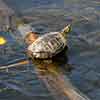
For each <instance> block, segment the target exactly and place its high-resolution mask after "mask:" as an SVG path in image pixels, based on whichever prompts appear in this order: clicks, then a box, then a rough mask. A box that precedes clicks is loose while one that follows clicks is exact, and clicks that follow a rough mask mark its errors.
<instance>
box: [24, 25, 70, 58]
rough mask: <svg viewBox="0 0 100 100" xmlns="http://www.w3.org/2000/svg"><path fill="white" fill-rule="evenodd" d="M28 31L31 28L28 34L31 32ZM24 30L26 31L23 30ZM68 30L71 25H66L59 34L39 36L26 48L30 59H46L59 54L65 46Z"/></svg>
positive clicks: (49, 33) (52, 33) (50, 33)
mask: <svg viewBox="0 0 100 100" xmlns="http://www.w3.org/2000/svg"><path fill="white" fill-rule="evenodd" d="M28 27H29V26H28ZM24 28H25V27H24ZM30 29H31V28H29V32H31V31H30ZM25 30H27V29H26V28H25ZM70 30H71V25H67V26H66V27H65V28H64V29H62V30H61V31H60V32H48V33H45V34H44V35H41V36H39V37H38V38H37V39H36V40H35V41H34V42H33V43H31V44H30V45H29V46H28V47H27V49H28V51H31V57H32V58H37V59H48V58H52V57H54V56H55V55H57V54H58V53H60V52H61V51H62V50H63V49H64V48H65V47H66V46H67V38H68V33H69V32H70ZM24 32H25V31H24ZM27 32H28V30H27Z"/></svg>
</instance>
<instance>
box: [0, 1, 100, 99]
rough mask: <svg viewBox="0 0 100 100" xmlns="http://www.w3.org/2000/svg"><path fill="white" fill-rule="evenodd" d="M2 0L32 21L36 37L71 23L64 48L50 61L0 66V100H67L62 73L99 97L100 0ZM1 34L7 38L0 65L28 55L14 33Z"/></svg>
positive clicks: (89, 94)
mask: <svg viewBox="0 0 100 100" xmlns="http://www.w3.org/2000/svg"><path fill="white" fill-rule="evenodd" d="M27 1H28V2H27ZM5 2H6V3H7V4H8V6H9V7H11V8H13V9H14V10H15V11H16V14H19V15H20V16H21V18H24V20H25V21H26V22H31V23H32V25H33V27H34V28H35V29H36V31H37V32H39V33H40V35H42V34H44V33H45V32H50V31H60V30H61V29H62V28H63V27H64V26H65V25H66V24H71V26H72V31H71V33H69V35H68V49H65V50H64V51H63V52H62V53H61V54H60V55H58V56H57V57H55V58H54V59H53V60H52V61H51V60H50V61H43V62H42V63H41V61H33V62H32V61H30V63H29V64H26V65H21V66H19V67H14V68H10V69H6V70H1V71H0V100H18V99H19V100H21V99H23V100H56V99H57V100H66V99H67V96H66V95H64V93H63V89H64V86H62V83H60V81H59V80H60V79H62V76H64V77H65V78H66V79H67V77H69V78H70V79H71V82H72V83H73V84H74V85H75V86H76V87H77V88H78V89H79V90H81V91H82V92H83V93H84V94H86V95H87V96H88V97H89V98H91V99H92V100H99V98H100V67H99V65H100V61H99V60H100V1H99V0H70V1H69V0H64V1H63V0H62V1H61V0H41V1H40V0H23V2H20V0H5ZM0 36H3V37H5V38H6V39H7V44H5V45H3V46H0V65H1V66H2V65H8V64H13V63H16V62H19V61H21V60H26V59H28V57H27V56H26V55H25V52H24V51H25V47H24V46H23V45H22V43H21V41H20V40H16V38H14V34H13V33H4V32H0ZM17 36H18V35H17ZM18 38H20V36H18ZM28 60H29V59H28ZM57 77H59V78H60V79H58V78H57ZM50 80H51V81H50ZM65 83H66V81H65Z"/></svg>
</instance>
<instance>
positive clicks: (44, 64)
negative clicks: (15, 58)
mask: <svg viewBox="0 0 100 100" xmlns="http://www.w3.org/2000/svg"><path fill="white" fill-rule="evenodd" d="M62 53H63V54H62ZM62 53H61V54H62V55H61V54H59V55H57V56H56V57H54V58H53V59H52V60H44V61H43V60H33V64H35V70H36V72H37V76H38V78H39V79H40V80H42V81H43V82H44V83H45V85H46V87H47V88H48V90H49V91H50V92H51V93H52V94H53V96H54V98H55V100H66V99H68V100H69V99H70V100H89V99H88V98H87V97H86V96H85V95H83V94H82V93H80V92H79V90H77V89H76V88H75V87H74V86H73V85H72V84H71V82H70V80H69V78H68V77H67V75H66V72H69V71H71V69H72V68H71V66H70V65H69V64H67V63H66V62H67V60H68V59H67V56H66V55H67V54H65V53H66V52H65V51H63V52H62Z"/></svg>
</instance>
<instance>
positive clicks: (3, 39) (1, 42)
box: [0, 36, 7, 45]
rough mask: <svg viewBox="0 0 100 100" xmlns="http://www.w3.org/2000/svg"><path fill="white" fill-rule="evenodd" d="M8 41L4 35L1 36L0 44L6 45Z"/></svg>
mask: <svg viewBox="0 0 100 100" xmlns="http://www.w3.org/2000/svg"><path fill="white" fill-rule="evenodd" d="M6 42H7V40H6V39H5V38H4V37H2V36H0V45H4V44H6Z"/></svg>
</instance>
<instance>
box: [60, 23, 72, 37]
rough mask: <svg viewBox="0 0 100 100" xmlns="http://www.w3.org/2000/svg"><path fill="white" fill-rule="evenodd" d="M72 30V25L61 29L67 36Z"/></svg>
mask: <svg viewBox="0 0 100 100" xmlns="http://www.w3.org/2000/svg"><path fill="white" fill-rule="evenodd" d="M70 31H71V25H67V26H66V27H65V28H64V29H62V30H61V34H62V35H63V36H64V37H65V38H66V37H67V35H68V33H69V32H70Z"/></svg>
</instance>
